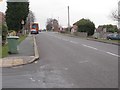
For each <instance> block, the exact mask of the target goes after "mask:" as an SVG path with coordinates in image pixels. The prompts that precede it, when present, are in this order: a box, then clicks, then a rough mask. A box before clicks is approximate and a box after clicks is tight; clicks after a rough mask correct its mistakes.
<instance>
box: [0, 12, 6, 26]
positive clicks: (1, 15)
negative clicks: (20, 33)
mask: <svg viewBox="0 0 120 90" xmlns="http://www.w3.org/2000/svg"><path fill="white" fill-rule="evenodd" d="M3 23H5V15H4V13H3V12H0V25H1V24H3Z"/></svg>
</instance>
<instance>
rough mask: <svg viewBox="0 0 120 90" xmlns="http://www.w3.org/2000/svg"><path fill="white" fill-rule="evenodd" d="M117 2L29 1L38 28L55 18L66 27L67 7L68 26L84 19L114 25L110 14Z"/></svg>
mask: <svg viewBox="0 0 120 90" xmlns="http://www.w3.org/2000/svg"><path fill="white" fill-rule="evenodd" d="M118 1H119V0H29V2H30V10H31V11H33V13H34V14H35V17H36V22H39V25H40V28H41V29H43V28H45V26H46V21H47V18H55V19H57V20H58V21H59V24H60V25H61V26H63V27H67V25H68V8H67V7H68V6H69V8H70V25H71V26H72V25H73V23H75V22H77V21H78V20H80V19H82V18H85V19H90V20H91V21H92V22H93V23H95V26H96V28H97V27H98V26H99V25H104V24H114V25H117V21H113V20H112V19H111V17H110V16H111V13H112V12H113V11H115V10H116V9H117V8H118ZM6 6H7V4H6V0H3V1H2V2H0V11H2V12H5V11H6Z"/></svg>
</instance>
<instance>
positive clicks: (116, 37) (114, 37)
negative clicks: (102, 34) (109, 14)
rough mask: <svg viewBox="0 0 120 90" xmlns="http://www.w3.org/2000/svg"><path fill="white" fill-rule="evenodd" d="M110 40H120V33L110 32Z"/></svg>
mask: <svg viewBox="0 0 120 90" xmlns="http://www.w3.org/2000/svg"><path fill="white" fill-rule="evenodd" d="M107 39H108V40H120V34H109V35H108V36H107Z"/></svg>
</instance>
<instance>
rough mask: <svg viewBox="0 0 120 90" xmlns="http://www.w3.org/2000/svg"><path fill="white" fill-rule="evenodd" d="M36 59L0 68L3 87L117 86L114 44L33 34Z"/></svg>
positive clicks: (44, 33) (115, 49) (116, 47)
mask: <svg viewBox="0 0 120 90" xmlns="http://www.w3.org/2000/svg"><path fill="white" fill-rule="evenodd" d="M36 39H37V45H38V51H39V54H40V59H39V60H38V61H36V62H35V63H33V64H29V65H24V66H19V67H14V68H4V69H3V75H2V76H3V80H2V83H3V84H2V85H3V88H117V87H118V57H119V55H118V46H117V45H112V44H105V43H101V42H95V41H89V40H85V39H80V38H74V37H68V36H64V35H61V34H58V33H53V32H41V33H40V34H39V35H36Z"/></svg>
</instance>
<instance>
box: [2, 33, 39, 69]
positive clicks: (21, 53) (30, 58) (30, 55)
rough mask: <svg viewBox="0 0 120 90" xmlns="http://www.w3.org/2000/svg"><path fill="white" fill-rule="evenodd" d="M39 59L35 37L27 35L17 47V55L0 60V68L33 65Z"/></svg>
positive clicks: (10, 55)
mask: <svg viewBox="0 0 120 90" xmlns="http://www.w3.org/2000/svg"><path fill="white" fill-rule="evenodd" d="M37 59H39V53H38V50H37V44H36V37H35V35H30V34H29V35H28V36H27V38H26V39H25V40H24V41H22V42H21V43H20V44H19V45H18V54H9V55H8V56H7V57H5V58H2V59H0V67H2V68H3V67H15V66H20V65H26V64H30V63H33V62H34V61H36V60H37Z"/></svg>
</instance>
